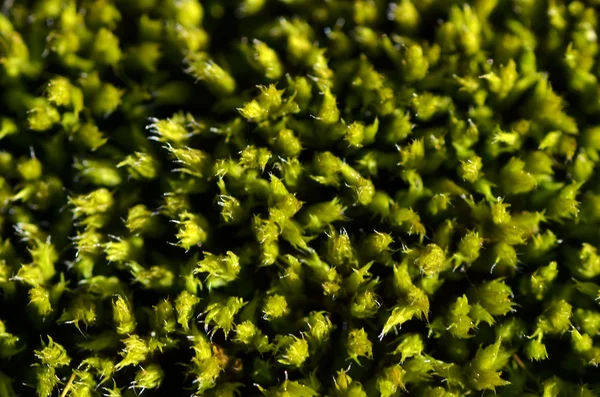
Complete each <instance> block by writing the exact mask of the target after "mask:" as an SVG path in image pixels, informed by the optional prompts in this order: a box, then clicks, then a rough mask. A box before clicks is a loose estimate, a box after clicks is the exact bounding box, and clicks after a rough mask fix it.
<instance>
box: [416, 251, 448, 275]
mask: <svg viewBox="0 0 600 397" xmlns="http://www.w3.org/2000/svg"><path fill="white" fill-rule="evenodd" d="M415 264H416V265H417V267H418V268H419V269H420V271H421V273H423V274H424V275H425V276H433V275H435V274H438V273H439V272H441V271H443V270H445V268H446V264H447V263H446V254H445V253H444V250H442V249H441V248H440V247H438V246H437V245H436V244H428V245H427V246H426V247H425V248H424V249H423V250H422V251H421V253H420V255H419V258H418V259H417V260H416V262H415Z"/></svg>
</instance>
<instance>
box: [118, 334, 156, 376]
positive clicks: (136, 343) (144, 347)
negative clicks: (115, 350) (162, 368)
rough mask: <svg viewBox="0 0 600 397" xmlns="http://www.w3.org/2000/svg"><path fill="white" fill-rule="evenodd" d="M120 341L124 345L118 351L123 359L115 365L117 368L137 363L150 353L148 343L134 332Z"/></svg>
mask: <svg viewBox="0 0 600 397" xmlns="http://www.w3.org/2000/svg"><path fill="white" fill-rule="evenodd" d="M121 342H123V344H124V345H125V347H124V348H123V350H122V351H121V353H120V354H121V356H123V359H122V360H121V361H120V362H119V363H117V365H116V366H115V368H116V369H117V370H119V369H121V368H124V367H128V366H130V365H138V364H140V363H141V362H143V361H144V360H146V357H147V356H148V355H149V354H150V347H149V346H148V343H147V342H146V341H145V340H143V339H142V338H140V337H139V336H137V335H135V334H134V335H130V336H129V337H127V338H125V339H123V340H122V341H121Z"/></svg>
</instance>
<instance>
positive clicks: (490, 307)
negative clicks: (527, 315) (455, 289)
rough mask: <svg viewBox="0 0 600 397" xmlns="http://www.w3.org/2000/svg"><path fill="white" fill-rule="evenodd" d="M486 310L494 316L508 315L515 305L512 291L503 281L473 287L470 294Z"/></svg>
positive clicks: (496, 280) (493, 281)
mask: <svg viewBox="0 0 600 397" xmlns="http://www.w3.org/2000/svg"><path fill="white" fill-rule="evenodd" d="M470 295H471V296H472V297H473V298H474V300H475V301H477V302H478V303H479V304H480V305H481V306H482V307H483V308H484V309H485V310H487V311H488V312H489V313H490V314H492V315H494V316H504V315H506V314H508V313H509V312H510V311H511V310H512V307H513V305H514V303H513V302H512V301H511V299H510V298H511V297H512V291H511V289H510V287H509V286H507V285H506V284H505V283H504V280H502V279H495V280H492V281H487V282H485V283H483V284H481V285H478V286H474V287H472V290H471V294H470Z"/></svg>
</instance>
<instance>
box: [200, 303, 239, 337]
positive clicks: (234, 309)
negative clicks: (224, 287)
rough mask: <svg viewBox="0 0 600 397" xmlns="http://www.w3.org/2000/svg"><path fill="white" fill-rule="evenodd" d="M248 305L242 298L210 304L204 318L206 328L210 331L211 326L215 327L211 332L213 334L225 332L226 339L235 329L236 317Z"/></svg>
mask: <svg viewBox="0 0 600 397" xmlns="http://www.w3.org/2000/svg"><path fill="white" fill-rule="evenodd" d="M245 305H246V302H244V301H243V299H242V298H238V297H235V296H232V297H229V298H227V300H224V301H222V302H217V301H215V302H213V303H211V304H209V305H208V306H207V308H206V311H205V313H206V314H205V317H204V324H205V325H204V328H205V329H206V330H208V327H209V326H211V325H212V326H213V329H212V330H211V331H210V333H211V334H214V333H215V332H217V330H219V329H221V330H223V333H224V334H225V338H227V336H228V335H229V332H230V331H231V330H232V328H233V324H234V317H235V315H236V314H237V313H238V312H239V311H240V309H241V308H242V307H244V306H245Z"/></svg>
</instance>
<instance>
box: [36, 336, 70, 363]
mask: <svg viewBox="0 0 600 397" xmlns="http://www.w3.org/2000/svg"><path fill="white" fill-rule="evenodd" d="M34 354H35V357H36V358H37V359H38V360H40V362H41V363H42V364H43V365H46V366H48V367H51V368H59V367H64V366H67V365H69V364H70V363H71V358H70V357H69V355H68V354H67V351H66V350H65V348H64V347H63V346H62V345H60V344H58V343H56V342H54V340H53V339H52V338H51V337H50V336H48V344H44V346H43V348H42V349H41V350H35V351H34Z"/></svg>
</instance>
